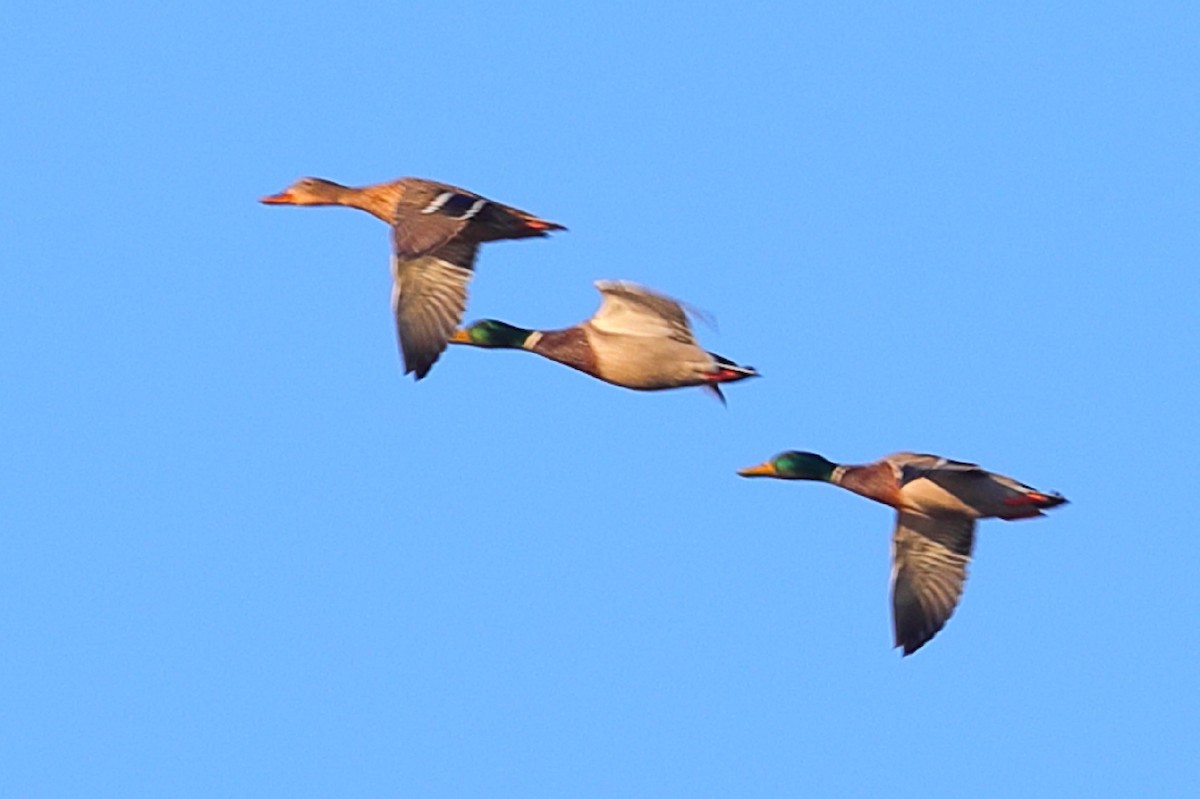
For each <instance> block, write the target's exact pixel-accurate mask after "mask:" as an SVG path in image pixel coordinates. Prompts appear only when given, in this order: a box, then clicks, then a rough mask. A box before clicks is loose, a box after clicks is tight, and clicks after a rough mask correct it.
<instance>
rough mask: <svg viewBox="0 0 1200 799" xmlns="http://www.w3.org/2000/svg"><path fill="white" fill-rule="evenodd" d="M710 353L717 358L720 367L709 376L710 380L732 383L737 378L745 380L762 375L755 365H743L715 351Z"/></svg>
mask: <svg viewBox="0 0 1200 799" xmlns="http://www.w3.org/2000/svg"><path fill="white" fill-rule="evenodd" d="M709 355H711V356H712V357H713V358H714V359H715V360H716V362H717V366H719V367H720V368H719V369H717V371H716V372H713V373H712V375H710V376H709V380H711V381H712V382H713V383H732V382H734V381H736V380H745V379H746V378H747V377H761V376H762V375H760V374H759V373H758V370H757V369H755V368H754V367H753V366H741V365H739V364H736V363H734V362H733V361H731V360H729V359H728V358H722V357H721V356H720V355H717V354H716V353H713V352H710V353H709Z"/></svg>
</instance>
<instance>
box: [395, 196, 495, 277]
mask: <svg viewBox="0 0 1200 799" xmlns="http://www.w3.org/2000/svg"><path fill="white" fill-rule="evenodd" d="M400 182H401V183H402V184H403V186H404V190H403V191H402V192H401V193H400V198H399V199H398V200H397V201H396V210H395V216H394V217H393V219H392V246H393V248H394V249H395V251H396V255H398V256H400V257H401V258H415V257H417V256H419V255H426V254H428V253H431V252H433V251H435V250H437V249H439V248H441V247H442V245H444V244H446V243H447V242H449V241H450V240H452V239H453V238H455V237H456V236H458V234H460V233H462V231H463V230H464V229H465V228H466V227H467V225H468V224H469V223H470V222H471V220H472V219H474V218H475V217H476V216H478V215H479V213H480V211H482V210H483V209H484V208H485V207H486V206H487V205H489V204H491V201H490V200H488V199H487V198H485V197H480V196H479V195H478V194H476V193H474V192H471V191H467V190H466V189H460V188H458V187H456V186H450V185H448V184H445V183H435V182H434V181H430V180H422V179H419V178H404V179H403V180H401V181H400Z"/></svg>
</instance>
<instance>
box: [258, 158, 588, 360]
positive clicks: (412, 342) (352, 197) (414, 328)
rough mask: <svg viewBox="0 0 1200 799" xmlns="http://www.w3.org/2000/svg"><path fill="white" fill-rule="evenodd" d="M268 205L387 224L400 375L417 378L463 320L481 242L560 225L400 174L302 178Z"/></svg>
mask: <svg viewBox="0 0 1200 799" xmlns="http://www.w3.org/2000/svg"><path fill="white" fill-rule="evenodd" d="M261 202H263V203H266V204H267V205H344V206H348V207H350V208H358V209H361V210H363V211H366V212H367V213H369V214H371V215H373V216H375V217H378V218H379V219H382V220H383V221H384V222H387V223H388V224H389V225H391V226H392V278H393V285H392V310H393V312H394V313H395V316H396V332H397V334H398V336H399V338H400V349H401V351H402V352H403V354H404V366H405V369H404V371H405V374H407V373H409V372H412V373H414V375H415V377H416V379H417V380H420V379H421V378H422V377H424V376H425V375H426V374H427V373H428V372H429V369H430V367H432V366H433V364H434V362H435V361H437V359H438V356H440V355H441V354H442V351H443V350H445V349H446V342H447V340H448V339H449V337H450V334H451V333H452V332H453V331H454V328H455V326H456V325H457V324H458V323H459V322H461V321H462V315H463V311H464V310H465V308H466V302H467V283H469V282H470V280H471V275H472V273H473V269H474V265H475V254H476V251H477V250H478V248H479V244H480V243H482V242H485V241H497V240H499V239H524V238H532V237H538V236H545V235H547V234H548V233H549V232H551V231H554V230H565V229H566V228H564V227H563V226H562V225H559V224H556V223H554V222H548V221H546V220H544V219H540V218H538V217H536V216H534V215H533V214H530V213H528V212H526V211H522V210H520V209H518V208H513V207H511V206H508V205H502V204H501V203H498V202H495V201H493V200H489V199H487V198H486V197H481V196H480V195H478V194H475V193H474V192H471V191H467V190H466V189H460V188H458V187H457V186H451V185H449V184H446V183H438V182H436V181H432V180H424V179H421V178H401V179H400V180H393V181H390V182H388V183H377V184H375V185H372V186H361V187H357V188H356V187H351V186H342V185H341V184H338V183H334V182H333V181H331V180H323V179H321V178H301V179H300V180H298V181H296V182H295V183H293V184H292V185H291V186H289V187H288V188H286V189H284V190H283V191H281V192H279V193H278V194H272V195H270V196H267V197H263V198H262V200H261Z"/></svg>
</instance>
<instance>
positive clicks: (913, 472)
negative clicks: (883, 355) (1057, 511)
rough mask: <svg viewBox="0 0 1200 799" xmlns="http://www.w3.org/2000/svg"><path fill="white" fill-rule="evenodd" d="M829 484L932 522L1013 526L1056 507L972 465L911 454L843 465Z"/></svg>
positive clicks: (1048, 498) (1049, 497)
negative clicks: (1000, 521)
mask: <svg viewBox="0 0 1200 799" xmlns="http://www.w3.org/2000/svg"><path fill="white" fill-rule="evenodd" d="M830 482H832V483H833V484H834V485H838V486H841V487H842V488H845V489H847V490H850V491H853V492H854V493H856V494H860V495H861V496H864V497H867V498H868V499H874V500H876V501H877V502H882V503H883V504H885V505H890V506H892V507H894V508H896V510H900V511H910V512H913V513H921V514H924V515H926V516H933V517H942V516H950V517H954V516H961V517H963V518H969V519H987V518H999V519H1005V520H1008V521H1012V520H1014V519H1027V518H1032V517H1034V516H1041V515H1043V513H1042V511H1043V509H1045V508H1047V507H1053V506H1054V505H1056V504H1061V503H1059V502H1055V501H1054V499H1055V497H1054V496H1053V495H1046V494H1042V493H1040V492H1038V491H1036V490H1035V489H1033V488H1032V487H1030V486H1027V485H1025V484H1024V483H1021V482H1018V481H1016V480H1014V479H1012V478H1011V477H1005V476H1004V475H1001V474H996V473H995V472H989V471H987V470H985V469H982V468H980V467H979V466H977V465H975V464H973V463H965V462H963V461H952V460H948V459H946V458H941V457H938V456H936V455H921V454H918V453H914V452H897V453H894V454H892V455H888V456H886V457H884V458H881V459H880V460H878V461H876V462H874V463H870V464H864V465H858V466H842V467H840V468H839V469H836V470H835V471H834V474H833V476H832V479H831V480H830ZM1060 499H1061V498H1060ZM1064 501H1065V500H1064Z"/></svg>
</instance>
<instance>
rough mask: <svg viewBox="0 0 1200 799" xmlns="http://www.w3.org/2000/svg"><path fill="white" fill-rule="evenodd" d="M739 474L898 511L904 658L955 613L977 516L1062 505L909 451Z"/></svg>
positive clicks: (806, 459)
mask: <svg viewBox="0 0 1200 799" xmlns="http://www.w3.org/2000/svg"><path fill="white" fill-rule="evenodd" d="M738 474H740V475H742V476H743V477H775V478H778V479H781V480H816V481H819V482H825V483H832V484H834V485H836V486H841V487H842V488H845V489H847V490H848V491H853V492H854V493H855V494H859V495H860V496H864V497H866V498H867V499H873V500H875V501H876V502H882V503H883V504H884V505H889V506H891V507H893V508H895V509H896V511H897V514H896V526H895V529H894V530H893V532H892V622H893V626H894V629H895V633H896V638H895V641H896V646H898V647H902V648H903V649H904V654H905V655H911V654H912V653H913V652H916V651H917V650H918V649H920V648H921V646H922V645H923V644H924V643H925V642H926V641H928V640H929V639H931V638H933V636H935V635H937V633H938V631H940V630H941V629H942V627H943V626H945V624H946V621H947V620H948V619H949V618H950V615H951V614H952V613H953V612H954V608H955V606H956V605H957V604H958V600H959V598H960V597H961V596H962V591H963V583H964V582H965V581H966V579H967V562H968V561H969V560H970V559H971V548H972V546H973V544H974V541H975V520H976V519H988V518H998V519H1005V520H1008V521H1011V520H1013V519H1028V518H1032V517H1034V516H1041V515H1042V511H1044V510H1046V509H1048V508H1053V507H1055V506H1057V505H1062V504H1063V503H1065V502H1066V501H1067V500H1066V498H1065V497H1063V496H1062V495H1060V494H1044V493H1042V492H1041V491H1037V490H1035V489H1033V488H1030V487H1029V486H1027V485H1025V484H1024V483H1019V482H1017V481H1016V480H1014V479H1012V478H1011V477H1005V476H1004V475H1002V474H996V473H995V472H989V471H986V470H984V469H982V468H980V467H978V466H976V465H975V464H973V463H962V462H961V461H951V460H946V459H945V458H941V457H938V456H937V455H918V454H916V453H912V452H898V453H896V454H894V455H888V456H887V457H886V458H881V459H880V460H877V461H875V462H874V463H868V464H864V465H861V466H846V465H841V464H836V463H833V462H831V461H828V460H826V459H825V458H823V457H821V456H820V455H817V454H815V453H812V452H794V451H793V452H784V453H781V454H779V455H776V456H775V457H774V458H772V459H771V460H769V461H767V462H766V463H763V464H760V465H758V466H751V467H748V468H746V469H741V470H739V471H738Z"/></svg>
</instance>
